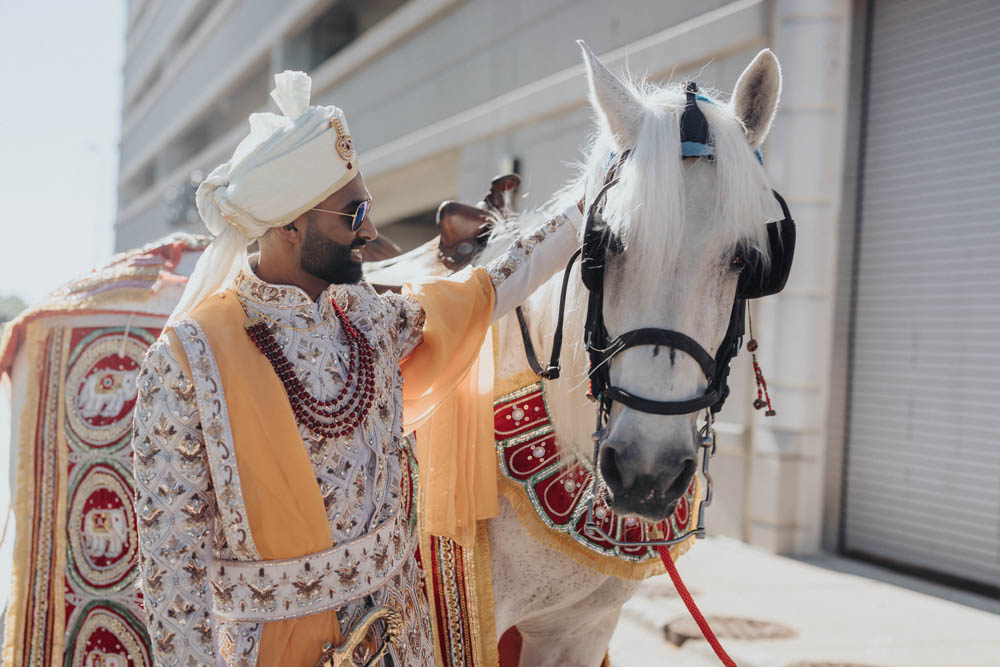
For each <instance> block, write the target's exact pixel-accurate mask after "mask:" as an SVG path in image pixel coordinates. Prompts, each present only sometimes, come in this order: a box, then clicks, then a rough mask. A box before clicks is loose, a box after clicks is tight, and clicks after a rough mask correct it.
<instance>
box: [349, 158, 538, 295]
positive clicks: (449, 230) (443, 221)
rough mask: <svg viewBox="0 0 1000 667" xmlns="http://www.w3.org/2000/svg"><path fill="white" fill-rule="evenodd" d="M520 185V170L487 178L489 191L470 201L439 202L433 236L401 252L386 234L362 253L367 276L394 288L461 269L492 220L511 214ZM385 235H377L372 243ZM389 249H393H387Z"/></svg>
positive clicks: (477, 248) (479, 248)
mask: <svg viewBox="0 0 1000 667" xmlns="http://www.w3.org/2000/svg"><path fill="white" fill-rule="evenodd" d="M520 185H521V177H520V176H518V175H517V174H504V175H502V176H497V177H496V178H494V179H493V180H492V181H490V189H489V191H488V192H487V193H486V194H485V195H484V196H483V200H482V201H481V202H479V203H478V204H476V205H474V206H473V205H470V204H463V203H461V202H457V201H446V202H443V203H442V204H441V206H440V207H438V210H437V225H438V230H439V234H438V235H437V236H436V237H434V238H433V239H431V240H430V241H428V242H427V243H425V244H423V245H421V246H418V247H417V248H414V249H413V250H410V251H409V252H406V253H402V252H401V251H400V250H399V246H397V245H396V244H395V243H393V242H392V241H389V240H388V239H386V240H385V242H384V243H383V244H382V245H380V246H378V247H377V248H375V249H373V255H372V257H371V259H369V256H368V255H367V254H366V255H364V258H365V265H364V270H365V276H366V277H367V278H368V281H369V282H370V283H371V284H372V286H373V287H374V288H375V290H376V291H378V292H380V293H381V292H387V291H393V292H398V291H400V289H401V287H402V285H403V283H404V282H406V281H408V280H413V279H414V278H417V277H424V276H447V275H450V274H452V273H454V272H456V271H460V270H461V269H464V268H465V267H466V266H468V265H469V264H471V263H472V262H473V261H474V260H475V259H476V257H478V256H479V253H480V252H482V250H483V248H485V247H486V242H487V240H488V239H489V236H490V232H491V231H492V229H493V225H494V223H496V222H497V221H498V220H503V219H505V218H508V217H510V216H512V215H513V214H514V212H515V211H514V207H513V202H514V195H515V194H516V193H517V190H518V188H519V187H520ZM384 238H385V237H382V236H380V237H379V238H378V239H376V240H375V242H373V243H374V244H377V243H378V241H379V240H382V239H384ZM368 245H373V244H368ZM368 245H366V246H365V250H367V249H368ZM392 249H395V253H394V254H388V253H390V252H392ZM383 254H384V255H385V256H382V255H383ZM376 258H377V259H376Z"/></svg>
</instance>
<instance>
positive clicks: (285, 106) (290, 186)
mask: <svg viewBox="0 0 1000 667" xmlns="http://www.w3.org/2000/svg"><path fill="white" fill-rule="evenodd" d="M275 81H276V84H277V87H276V89H275V90H274V92H272V97H273V98H274V99H275V101H276V102H277V103H278V106H279V107H280V109H281V111H282V112H283V115H282V116H278V115H276V114H254V115H253V116H251V117H250V126H251V131H250V135H249V136H248V137H247V138H246V139H244V141H243V142H241V143H240V145H239V146H238V147H237V149H236V151H235V153H234V155H233V157H232V159H231V160H230V161H229V162H227V163H225V164H223V165H220V166H219V167H218V168H216V169H215V170H213V171H212V173H211V174H209V176H208V178H206V179H205V181H204V182H203V183H202V184H201V186H200V187H199V188H198V191H197V195H196V197H197V204H198V210H199V212H200V213H201V215H202V218H203V219H204V221H205V223H206V225H207V226H208V228H209V230H210V231H211V232H212V233H213V234H215V236H216V238H215V240H214V242H213V243H212V245H211V246H210V247H209V249H208V250H206V252H205V254H204V255H203V256H202V258H201V259H200V260H199V262H198V265H197V267H196V269H195V271H194V273H193V274H192V276H191V279H190V281H189V283H188V286H187V288H186V290H185V293H184V296H183V298H182V299H181V302H180V304H179V305H178V306H177V309H176V310H175V312H174V314H173V315H172V316H171V319H170V322H169V323H168V328H167V329H166V330H165V332H164V335H163V336H162V337H161V339H160V340H159V341H157V343H155V344H154V345H153V346H152V347H151V348H150V350H149V353H148V354H147V357H146V360H145V362H144V365H143V368H142V372H141V375H140V378H139V398H138V403H137V407H136V412H135V414H136V421H135V436H134V440H133V447H134V450H135V457H134V463H135V480H136V487H137V494H136V508H137V512H138V526H139V537H140V557H141V558H140V563H141V570H142V587H143V594H144V599H145V606H146V610H147V614H148V628H149V631H150V634H151V636H152V640H153V647H154V653H155V656H156V663H157V664H158V665H191V664H199V665H200V664H207V665H216V664H226V665H268V666H271V665H278V664H281V665H291V666H297V665H302V666H308V667H313V665H316V664H317V661H318V660H319V659H320V657H321V654H323V655H324V656H325V658H326V659H327V660H328V661H330V662H331V663H332V662H333V660H334V657H333V656H332V652H333V651H335V650H336V649H337V648H338V647H341V646H343V645H344V644H345V643H346V644H347V645H348V646H351V647H353V646H359V648H358V653H359V655H360V654H361V653H366V654H367V655H368V656H371V655H374V654H377V653H378V652H379V651H385V653H386V654H387V656H389V657H391V662H389V661H388V659H387V660H386V662H385V664H392V665H395V666H397V667H402V666H415V665H431V664H433V648H432V645H431V641H432V640H431V629H430V620H429V614H428V606H427V602H426V600H425V597H424V593H423V588H422V583H421V579H420V577H421V575H420V570H419V565H418V563H417V562H416V560H415V557H414V548H415V545H416V540H415V536H414V530H415V528H414V522H413V521H412V520H411V515H410V507H411V494H412V490H413V477H411V474H410V473H411V465H410V461H411V458H410V453H409V451H408V449H407V448H406V447H405V445H404V442H405V441H404V439H403V434H404V419H405V421H406V424H405V426H406V429H407V430H409V429H410V428H412V427H413V426H415V425H417V424H418V423H426V422H427V419H428V418H429V416H430V415H432V413H433V411H434V409H435V408H436V407H437V406H439V405H440V404H441V403H442V402H444V401H454V400H465V399H463V398H462V392H463V391H464V390H465V389H467V388H468V387H469V386H470V384H471V385H473V386H474V385H475V384H476V383H475V382H472V383H469V382H468V381H467V379H468V377H470V369H472V372H475V368H476V364H477V358H478V357H479V353H480V347H481V346H482V344H483V340H484V337H485V335H486V332H487V329H488V326H489V323H490V322H491V321H492V320H494V319H496V318H497V317H499V316H500V315H503V314H504V313H506V312H507V311H508V310H510V309H512V308H513V307H514V306H516V305H517V304H518V303H519V302H520V301H522V300H523V299H524V298H526V297H527V296H528V295H529V294H530V293H531V292H532V291H534V289H535V288H536V287H537V286H538V285H539V284H540V283H541V282H542V281H543V280H545V279H546V278H547V277H548V276H549V275H551V274H552V273H553V272H555V271H556V270H557V269H559V268H560V267H561V266H563V265H565V262H566V261H567V259H568V258H569V255H570V254H571V253H572V251H573V249H574V247H575V246H576V226H577V225H578V221H579V217H580V213H579V210H578V208H577V207H576V206H573V207H571V208H570V209H569V210H567V212H566V213H564V214H562V215H560V216H557V217H556V218H554V219H553V220H551V221H550V222H548V223H546V224H545V225H544V226H543V227H542V228H540V229H539V230H538V231H536V232H534V233H533V234H532V235H531V236H529V237H528V238H527V239H525V240H524V241H519V242H517V243H515V245H514V246H512V249H511V250H510V251H509V252H508V253H507V254H506V255H503V256H501V257H500V258H499V259H497V260H495V261H494V262H492V263H491V264H490V265H489V266H488V267H487V270H483V269H476V270H475V271H472V270H466V271H465V272H463V273H460V274H458V276H456V277H453V278H450V279H445V280H440V281H437V282H428V283H425V284H418V285H413V286H410V288H409V289H408V290H407V291H406V292H404V294H403V295H399V294H389V295H385V296H380V295H378V294H376V293H375V291H374V290H373V289H372V288H371V286H370V285H369V284H368V283H366V282H365V281H364V280H363V279H362V273H361V254H360V248H361V247H363V246H364V244H365V243H366V242H368V241H371V240H372V239H374V238H375V237H376V235H377V232H376V231H375V228H374V226H373V224H372V221H371V218H370V213H371V210H372V197H371V195H370V193H369V192H368V190H367V189H366V188H365V185H364V179H363V178H362V176H361V173H360V170H359V165H358V160H357V155H356V154H355V151H354V147H353V142H352V139H351V136H350V134H349V132H348V127H347V122H346V119H345V118H344V114H343V112H342V111H341V110H340V109H338V108H336V107H317V106H309V95H310V85H311V84H310V81H309V77H307V76H306V75H305V74H303V73H301V72H284V73H283V74H280V75H277V76H276V77H275ZM253 242H257V244H258V246H259V249H260V252H259V255H258V256H257V257H255V258H250V259H249V260H248V258H247V253H246V248H247V246H249V245H250V244H251V243H253ZM401 364H402V371H401V368H400V367H401ZM404 379H405V382H406V388H405V391H404V388H403V381H404ZM479 398H484V399H485V404H484V405H485V406H486V410H487V411H488V410H489V404H490V403H489V398H490V397H489V396H485V397H479ZM471 400H472V401H473V402H472V403H469V404H468V405H475V400H477V397H475V396H473V397H472V399H471ZM404 404H405V415H404ZM480 405H483V403H482V402H481V403H480ZM447 412H448V415H450V416H449V419H454V420H461V419H465V423H456V424H454V425H452V427H451V428H450V430H449V427H448V425H447V424H445V425H443V426H444V427H443V428H442V424H440V423H438V424H437V425H436V429H435V430H434V433H436V434H449V433H450V434H451V437H441V438H439V440H440V441H439V442H434V443H432V444H433V446H434V448H435V450H436V451H438V452H439V453H438V457H439V459H440V460H441V461H442V463H443V465H449V462H450V461H451V460H454V459H455V458H456V457H455V456H453V454H454V453H455V452H458V451H460V450H461V449H462V448H463V447H466V448H468V447H471V446H472V445H473V444H474V443H470V442H464V441H463V440H462V439H461V438H459V437H458V436H457V435H455V434H461V433H469V432H475V426H476V425H475V424H472V427H473V428H472V429H471V431H470V428H469V427H470V423H469V420H470V419H472V420H473V421H474V420H476V419H478V416H476V415H475V414H473V415H471V416H470V414H469V413H470V411H469V410H449V411H447ZM471 412H473V413H475V412H476V411H475V410H472V411H471ZM491 417H492V413H491V412H489V413H488V415H487V416H486V424H487V429H488V430H489V423H490V419H491ZM431 419H436V417H431ZM435 437H437V436H435ZM425 444H426V443H425ZM442 451H443V452H444V456H443V457H442V456H441V454H440V452H442ZM436 460H437V459H436ZM488 465H490V466H494V465H495V462H493V461H489V462H488ZM429 486H432V485H429ZM469 487H474V488H473V490H472V495H475V494H477V493H478V494H480V495H482V494H487V495H488V494H492V498H490V499H488V500H486V501H484V500H482V499H480V502H479V505H478V506H477V505H476V501H475V499H474V498H468V497H464V498H458V500H455V498H456V494H457V496H462V494H461V493H460V492H458V491H454V492H453V491H452V490H451V489H445V490H444V492H443V493H442V492H441V490H440V489H433V488H431V491H432V492H434V491H436V492H437V493H434V494H433V496H434V498H438V499H439V500H434V499H433V498H432V499H431V501H425V502H431V503H434V502H444V503H448V502H452V503H458V504H461V505H462V506H463V507H465V508H467V511H466V513H467V515H468V516H466V517H465V519H466V520H465V524H464V525H466V526H467V525H468V523H469V521H471V522H472V523H474V521H475V519H481V518H486V517H488V516H490V515H491V513H495V512H496V498H495V496H496V494H495V488H490V487H489V485H488V484H476V483H475V480H474V479H473V480H466V484H465V488H469ZM424 491H425V492H426V491H427V489H424ZM466 495H468V494H466ZM440 499H443V500H440ZM470 508H471V509H470ZM427 509H428V516H429V517H431V518H430V519H428V530H430V531H431V532H441V533H446V534H447V533H451V534H454V535H455V536H456V537H458V538H459V539H461V538H462V535H461V531H462V529H463V524H462V521H461V520H460V521H458V522H457V524H458V525H456V522H455V521H454V520H453V521H452V522H451V523H450V524H449V523H448V522H447V521H439V520H438V519H437V518H434V517H439V516H442V515H449V516H453V515H454V514H455V511H454V507H449V508H441V507H436V508H435V507H429V508H427ZM435 510H437V511H435ZM445 510H448V511H445ZM376 616H378V617H380V620H379V621H378V622H376V623H374V625H372V624H371V623H370V621H372V619H373V618H375V617H376ZM369 626H371V627H372V632H368V629H369ZM362 634H363V635H365V636H366V639H365V641H360V640H361V636H360V635H362ZM387 639H392V641H390V642H388V643H386V640H387ZM324 645H328V646H327V647H326V648H324ZM366 659H367V658H366ZM380 664H381V663H380Z"/></svg>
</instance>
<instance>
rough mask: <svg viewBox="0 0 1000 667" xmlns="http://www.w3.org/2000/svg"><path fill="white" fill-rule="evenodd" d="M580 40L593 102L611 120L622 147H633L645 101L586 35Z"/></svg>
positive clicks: (603, 116)
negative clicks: (597, 52)
mask: <svg viewBox="0 0 1000 667" xmlns="http://www.w3.org/2000/svg"><path fill="white" fill-rule="evenodd" d="M576 43H577V44H579V45H580V50H581V51H583V61H584V63H586V65H587V81H588V82H589V84H590V103H591V104H592V105H593V106H594V109H595V110H596V111H597V113H598V115H599V116H600V117H601V118H603V119H604V121H605V122H606V123H607V124H608V129H609V130H611V134H613V135H614V136H615V141H616V142H617V143H618V148H620V149H623V150H624V149H628V148H632V146H633V144H634V143H635V139H636V136H635V135H636V133H637V132H638V129H639V123H640V121H641V120H642V111H643V110H642V104H641V103H640V102H639V100H637V99H636V98H635V95H633V94H632V91H630V90H629V89H628V87H627V86H626V85H625V84H624V83H622V82H621V81H620V80H619V79H618V77H616V76H615V75H614V74H612V73H611V72H610V71H608V68H607V67H605V66H604V63H602V62H601V61H600V60H598V59H597V56H595V55H594V53H593V51H591V50H590V47H589V46H587V44H586V43H585V42H584V41H583V40H582V39H578V40H577V41H576Z"/></svg>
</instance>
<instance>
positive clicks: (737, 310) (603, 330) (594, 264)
mask: <svg viewBox="0 0 1000 667" xmlns="http://www.w3.org/2000/svg"><path fill="white" fill-rule="evenodd" d="M697 92H698V88H697V86H696V85H695V84H694V83H693V82H689V83H688V84H687V86H686V90H685V94H686V96H687V100H686V103H685V108H684V112H683V114H682V115H681V122H680V129H681V152H682V156H683V157H685V158H709V159H714V147H713V146H712V144H711V141H710V137H709V131H708V121H707V120H706V119H705V116H704V114H703V113H702V112H701V110H700V109H699V108H698V104H697V102H698V101H704V102H707V103H710V104H711V103H712V102H711V100H709V99H708V98H706V97H702V96H700V95H698V94H697ZM630 154H631V151H625V152H623V153H622V154H621V155H620V156H618V157H617V159H615V156H612V159H611V160H610V161H609V168H608V171H607V173H606V175H605V179H604V185H603V186H602V188H601V190H600V191H599V192H598V193H597V195H596V196H595V197H594V199H593V201H592V202H591V204H590V206H589V208H588V211H587V222H586V226H585V228H584V234H583V244H582V246H581V248H580V249H579V250H577V251H576V252H575V253H574V254H573V256H572V257H571V258H570V260H569V262H568V263H567V265H566V269H565V272H564V274H563V281H562V292H561V294H560V298H559V317H558V321H557V323H556V331H555V334H554V335H553V338H552V356H551V358H550V360H549V364H548V367H547V368H545V369H542V368H541V365H540V364H539V363H538V361H537V359H536V358H535V351H534V346H533V345H532V343H531V336H530V334H529V332H528V325H527V322H526V321H525V318H524V314H523V312H522V310H521V309H520V308H518V309H517V315H518V320H519V323H520V326H521V334H522V338H523V340H524V346H525V352H526V354H527V357H528V363H529V365H530V366H531V368H532V370H533V371H534V372H535V373H537V374H538V375H539V376H541V377H542V378H543V379H547V380H552V379H556V378H558V377H559V371H560V369H559V358H560V354H561V349H562V338H563V324H564V314H565V309H566V292H567V289H568V286H569V279H570V272H571V270H572V268H573V264H574V263H575V262H576V260H577V259H578V258H580V259H581V262H580V277H581V279H582V281H583V284H584V286H585V287H586V289H587V291H588V300H587V318H586V324H585V327H584V342H585V344H586V347H587V355H588V357H589V362H590V369H589V377H590V392H589V396H590V398H592V399H593V400H595V401H596V402H597V404H598V409H597V427H596V429H595V431H594V464H595V466H594V467H595V474H594V475H593V480H594V482H593V484H594V488H593V489H592V492H591V497H590V502H589V506H588V510H587V522H586V525H585V530H586V531H587V532H588V533H589V534H590V535H591V536H592V537H597V538H600V539H603V540H607V541H609V542H611V543H613V544H617V545H624V544H629V545H631V546H639V545H645V546H654V547H655V546H667V545H671V544H676V543H678V542H682V541H684V540H686V539H687V538H688V537H690V536H691V535H696V536H698V537H704V535H705V528H704V512H703V510H704V508H705V507H707V506H708V505H709V504H711V499H712V478H711V475H709V473H708V462H709V459H710V458H711V456H712V454H714V453H715V446H716V434H715V429H714V426H713V424H714V415H715V414H716V413H718V412H719V410H721V409H722V406H723V404H724V403H725V401H726V398H727V397H728V396H729V384H728V378H729V366H730V363H731V362H732V360H733V358H734V357H735V356H736V355H737V353H738V352H739V349H740V346H741V345H742V340H743V335H744V332H745V328H744V326H745V325H744V322H745V320H746V301H747V299H753V298H759V297H762V296H767V295H770V294H775V293H777V292H780V291H781V289H782V288H784V286H785V282H786V281H787V280H788V273H789V271H790V269H791V263H792V257H793V253H794V249H795V222H794V221H793V220H792V217H791V213H790V212H789V210H788V205H787V204H786V203H785V200H784V199H783V198H782V197H781V195H780V194H778V193H777V192H776V191H772V192H773V194H774V197H775V199H777V201H778V204H779V205H780V206H781V211H782V215H783V218H782V220H780V221H778V222H769V223H767V234H768V244H769V250H770V255H771V265H770V267H768V268H767V269H766V270H765V267H764V263H763V261H762V259H761V257H760V255H759V254H751V255H750V256H749V257H747V258H746V259H745V263H744V267H743V269H742V271H741V273H740V278H739V281H738V284H737V291H736V296H735V298H734V301H733V308H732V312H731V314H730V320H729V327H728V329H727V331H726V335H725V336H724V337H723V340H722V343H721V344H720V345H719V348H718V349H717V350H716V352H715V354H714V355H713V354H711V353H709V352H708V351H707V350H706V349H705V348H704V347H702V345H701V344H700V343H698V342H697V341H696V340H694V339H693V338H691V337H690V336H688V335H686V334H684V333H682V332H680V331H675V330H673V329H660V328H653V327H645V328H641V329H633V330H631V331H626V332H625V333H623V334H621V335H620V336H617V337H616V338H614V339H610V336H609V334H608V330H607V327H606V326H605V322H604V269H605V265H606V255H607V252H608V250H609V248H610V247H611V244H612V241H613V239H612V235H611V233H610V231H609V229H608V225H607V223H606V222H605V220H604V216H603V210H604V201H605V198H606V196H607V193H608V191H609V190H610V189H611V188H613V187H614V186H615V185H616V184H617V183H618V180H619V177H618V172H619V171H620V169H621V167H622V165H623V164H624V163H625V161H626V160H627V159H628V157H629V155H630ZM758 157H759V156H758ZM647 345H653V346H665V347H669V348H671V349H673V350H680V351H682V352H685V353H687V354H688V356H690V357H691V358H692V359H694V360H695V361H696V362H697V363H698V366H699V367H700V368H701V371H702V373H704V375H705V378H706V379H707V380H708V386H707V388H706V390H705V392H704V393H703V394H702V395H700V396H696V397H694V398H690V399H686V400H680V401H658V400H653V399H650V398H645V397H642V396H638V395H636V394H633V393H632V392H630V391H628V390H627V389H625V388H623V387H618V386H616V385H614V384H612V382H611V368H610V367H611V362H612V360H613V359H614V357H615V356H616V355H618V354H619V353H621V352H622V351H624V350H627V349H629V348H633V347H640V346H647ZM616 402H617V403H621V404H622V405H624V406H626V407H628V408H632V409H634V410H638V411H640V412H645V413H648V414H658V415H684V414H693V413H696V412H700V411H701V410H705V424H704V426H703V427H702V428H701V431H700V434H701V449H702V451H703V458H702V474H703V475H704V477H705V479H706V487H707V488H706V492H705V497H704V499H703V500H702V502H701V505H700V506H699V511H698V521H697V525H696V527H695V528H693V529H692V530H689V531H688V532H686V533H685V534H683V535H680V536H678V537H675V538H673V539H669V540H659V541H649V542H641V543H637V542H629V543H625V542H621V541H619V540H617V539H616V538H614V537H613V536H611V535H607V534H606V533H605V532H604V531H603V529H601V527H600V525H599V522H597V521H594V512H593V509H594V499H595V497H596V496H597V493H596V490H597V489H596V484H597V477H598V474H597V472H598V471H597V465H596V464H597V461H598V452H599V449H600V443H601V441H602V439H603V436H604V431H605V427H606V425H607V419H608V416H609V415H610V412H611V407H612V404H613V403H616Z"/></svg>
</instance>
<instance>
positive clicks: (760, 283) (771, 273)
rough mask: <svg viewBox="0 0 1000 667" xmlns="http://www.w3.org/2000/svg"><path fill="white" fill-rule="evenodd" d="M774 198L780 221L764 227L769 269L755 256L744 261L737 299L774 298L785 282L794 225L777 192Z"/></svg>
mask: <svg viewBox="0 0 1000 667" xmlns="http://www.w3.org/2000/svg"><path fill="white" fill-rule="evenodd" d="M772 192H773V193H774V198H775V199H777V200H778V204H779V205H780V206H781V214H782V219H781V220H779V221H778V222H769V223H767V243H768V249H769V250H770V255H771V263H770V266H768V267H766V268H765V266H764V263H763V261H761V256H760V254H759V253H756V252H752V253H748V255H747V256H746V257H745V258H744V262H745V265H744V267H743V271H742V272H741V273H740V279H739V282H738V283H737V285H736V298H737V299H759V298H761V297H765V296H771V295H772V294H777V293H778V292H780V291H781V290H782V289H784V287H785V283H786V282H788V274H789V272H790V271H791V270H792V257H793V256H794V255H795V221H794V220H792V214H791V212H790V211H789V210H788V204H786V203H785V200H784V198H783V197H782V196H781V195H779V194H778V193H777V192H774V191H773V190H772Z"/></svg>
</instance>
